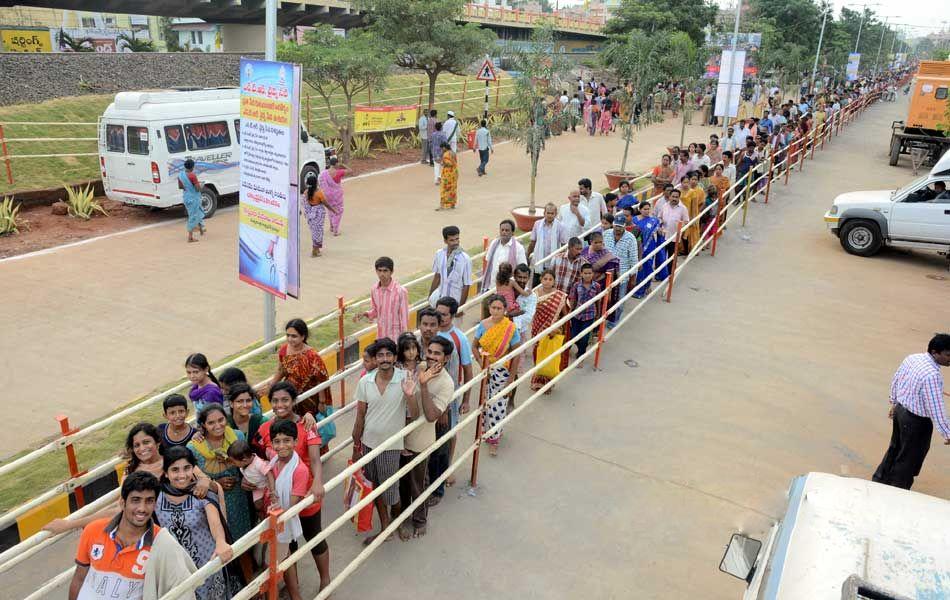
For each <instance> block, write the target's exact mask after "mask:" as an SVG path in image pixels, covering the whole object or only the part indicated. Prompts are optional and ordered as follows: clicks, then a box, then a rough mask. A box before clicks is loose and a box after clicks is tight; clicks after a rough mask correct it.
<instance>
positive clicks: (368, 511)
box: [343, 460, 373, 533]
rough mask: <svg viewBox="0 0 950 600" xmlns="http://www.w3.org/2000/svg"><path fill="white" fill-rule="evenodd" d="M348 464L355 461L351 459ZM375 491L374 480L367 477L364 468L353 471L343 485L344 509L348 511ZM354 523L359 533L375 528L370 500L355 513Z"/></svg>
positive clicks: (352, 519)
mask: <svg viewBox="0 0 950 600" xmlns="http://www.w3.org/2000/svg"><path fill="white" fill-rule="evenodd" d="M347 464H348V465H352V464H353V461H352V460H350V461H349V462H348V463H347ZM372 491H373V484H372V482H371V481H370V480H369V479H367V478H366V475H365V474H363V469H360V470H358V471H356V472H355V473H353V475H351V476H350V477H348V478H347V479H346V483H345V484H344V485H343V511H344V512H346V511H348V510H350V509H351V508H353V507H354V506H356V505H357V504H359V502H360V500H362V499H363V498H365V497H366V496H369V494H370V493H371V492H372ZM350 521H352V522H353V524H354V525H356V532H357V533H364V532H366V531H370V530H372V529H373V503H372V502H369V503H367V505H366V506H364V507H363V508H361V509H360V511H359V512H358V513H356V514H355V515H353V518H351V519H350Z"/></svg>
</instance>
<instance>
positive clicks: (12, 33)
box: [0, 29, 53, 52]
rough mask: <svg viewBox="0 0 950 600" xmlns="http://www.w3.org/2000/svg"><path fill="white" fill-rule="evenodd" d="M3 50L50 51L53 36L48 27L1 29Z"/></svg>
mask: <svg viewBox="0 0 950 600" xmlns="http://www.w3.org/2000/svg"><path fill="white" fill-rule="evenodd" d="M0 40H3V50H4V51H5V52H52V51H53V38H52V36H50V33H49V29H2V30H0Z"/></svg>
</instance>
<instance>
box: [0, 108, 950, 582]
mask: <svg viewBox="0 0 950 600" xmlns="http://www.w3.org/2000/svg"><path fill="white" fill-rule="evenodd" d="M904 108H905V107H904V105H903V104H902V103H900V104H898V105H891V104H884V105H878V106H875V107H873V108H872V109H870V110H869V111H868V112H867V113H865V114H864V115H863V116H862V117H861V120H860V122H859V123H858V124H857V125H855V126H852V127H851V128H850V129H848V130H847V131H845V132H844V133H843V134H842V136H841V137H839V138H836V139H835V140H834V141H833V143H832V144H831V146H830V148H829V149H828V150H826V151H825V152H819V153H818V154H817V155H816V160H815V161H814V162H808V163H807V164H806V165H805V171H804V173H803V174H798V173H797V172H796V174H795V175H794V178H793V180H792V185H790V186H789V187H787V188H785V187H783V186H777V188H776V189H775V195H774V196H773V198H772V201H771V202H770V203H769V204H768V205H763V204H757V205H753V206H752V208H751V210H750V212H749V224H748V227H746V228H744V229H743V228H740V227H738V226H735V227H730V228H729V230H728V231H727V232H726V234H725V235H724V237H723V240H722V244H720V246H719V251H718V253H717V256H716V257H715V258H712V257H710V256H708V255H706V256H702V257H700V258H698V259H696V260H695V261H693V262H692V263H691V264H690V266H689V267H688V268H687V269H686V270H685V271H682V272H680V273H679V274H678V275H677V284H676V287H675V289H674V292H673V297H672V302H671V303H670V304H666V303H664V302H657V301H654V302H651V304H650V305H648V306H647V307H645V308H644V310H643V311H642V312H641V313H640V314H639V315H638V316H637V317H636V318H635V319H634V320H633V321H632V322H631V323H630V324H628V325H627V326H626V327H625V328H623V329H621V330H620V332H619V333H618V334H617V335H616V336H615V337H613V338H612V339H611V340H610V341H609V342H608V345H607V346H606V347H605V349H604V354H603V364H602V368H603V370H602V371H600V372H593V371H592V370H591V369H589V368H588V369H585V371H584V372H583V373H581V374H578V375H576V376H574V377H571V378H569V379H568V380H567V381H566V382H565V383H564V384H563V385H561V386H559V387H558V389H557V390H556V391H555V393H554V394H552V395H551V396H549V397H545V398H544V399H543V400H540V401H538V402H536V403H535V404H534V405H533V406H531V407H529V408H528V410H526V411H525V412H524V414H523V415H522V417H521V418H519V419H518V420H517V421H515V422H514V423H513V424H512V425H511V426H509V427H507V428H506V430H505V435H504V438H503V443H502V448H501V452H500V456H499V457H498V458H497V459H489V458H488V457H487V456H483V457H482V461H481V467H480V472H479V487H478V489H477V490H475V492H474V494H470V493H468V489H467V487H466V486H464V485H462V482H463V481H464V480H465V477H464V474H465V473H467V472H468V469H467V468H465V469H463V470H462V472H461V474H462V475H463V476H462V477H460V484H459V485H458V486H457V487H455V488H452V490H451V491H450V493H448V494H447V496H446V499H445V500H444V501H443V502H442V504H441V505H440V506H439V507H437V508H435V509H433V510H432V511H431V512H430V514H429V525H428V535H427V536H426V537H425V538H424V539H423V540H415V541H411V542H408V543H405V544H404V543H401V542H398V541H390V542H387V543H386V544H384V545H383V546H382V547H381V548H380V549H379V550H378V551H377V552H376V553H375V554H374V555H373V556H372V558H371V559H370V561H369V562H368V563H367V564H366V565H364V566H363V567H362V568H360V570H358V571H357V572H356V573H355V575H354V576H353V577H351V578H350V579H349V580H348V581H347V583H346V584H345V585H343V586H342V587H341V588H340V589H339V590H337V592H336V593H335V594H334V595H333V597H334V598H336V599H337V600H346V599H355V598H372V597H378V596H379V595H380V590H387V589H406V590H412V595H413V597H416V598H420V599H421V600H428V599H433V600H435V599H441V598H445V597H452V598H459V599H469V598H471V599H473V600H474V599H476V598H477V599H481V598H485V597H488V596H494V597H499V598H545V599H561V598H564V599H568V598H580V597H583V598H597V599H617V600H620V599H624V600H625V599H627V598H638V599H641V598H643V599H654V598H655V599H658V600H660V599H662V600H669V599H671V598H703V599H711V600H719V599H722V600H727V599H735V598H739V597H741V594H742V592H743V590H744V584H743V582H741V581H738V580H736V579H733V578H731V577H729V576H727V575H724V574H722V573H719V572H718V571H717V566H718V564H719V559H720V558H721V555H722V551H723V547H724V545H725V544H726V542H727V541H728V538H729V536H730V534H731V533H732V532H734V531H743V532H746V533H748V534H749V535H752V536H753V537H759V538H760V539H761V538H762V537H763V536H764V535H765V533H766V532H767V531H768V528H769V526H770V525H771V523H772V522H773V520H775V519H778V518H780V517H781V515H782V514H783V512H784V506H785V502H786V498H785V491H786V489H787V487H788V484H789V481H790V479H791V478H792V477H794V476H796V475H798V474H801V473H806V472H809V471H825V472H829V473H834V474H840V475H846V476H855V477H865V478H866V477H869V475H870V473H871V472H872V471H873V469H874V467H875V465H876V464H877V463H878V461H879V460H880V458H881V456H882V455H883V452H884V449H885V448H886V446H887V440H888V436H889V432H890V422H889V421H888V419H887V416H886V415H887V393H888V387H889V383H890V379H891V376H892V375H893V372H894V370H895V369H896V367H897V365H898V364H899V362H900V360H901V359H902V358H903V357H904V356H905V355H906V354H909V353H913V352H920V351H923V350H924V349H925V346H926V343H927V340H928V339H929V338H930V336H931V335H933V332H935V331H940V330H946V329H947V328H948V323H947V319H946V315H947V310H946V299H947V297H948V294H950V281H948V280H947V279H946V278H945V277H944V276H945V275H946V270H945V269H946V266H945V262H944V260H943V259H941V258H940V257H937V256H930V255H926V254H920V253H913V252H903V251H900V252H899V251H890V250H888V251H885V252H883V253H882V254H881V255H880V256H878V257H875V258H871V259H862V258H858V257H854V256H850V255H848V254H846V253H845V252H844V251H843V250H842V249H841V247H840V246H839V244H838V241H837V240H836V239H834V238H833V237H832V236H831V235H830V234H829V233H828V232H827V231H826V229H825V226H824V223H823V221H822V218H821V217H822V214H823V213H824V211H825V210H826V209H827V207H828V206H829V205H830V203H831V200H832V199H833V198H834V196H835V195H836V194H839V193H842V192H846V191H852V190H856V189H887V188H891V187H896V186H897V185H898V184H902V183H904V182H907V181H909V180H910V179H911V173H910V169H909V168H908V167H907V166H906V165H904V164H902V165H901V166H899V167H894V168H892V167H888V166H887V162H886V160H887V157H886V153H887V140H888V137H889V135H890V131H889V126H890V122H891V120H893V119H895V118H897V117H898V115H900V114H901V112H902V110H903V109H904ZM526 395H527V394H526V392H525V391H524V390H522V392H521V397H522V398H524V397H525V396H526ZM350 423H351V422H350V421H348V420H347V421H344V422H342V423H340V424H339V426H338V430H339V432H340V435H341V436H345V435H347V433H348V432H349V431H350ZM471 435H472V432H468V433H467V434H466V435H465V439H471ZM948 452H950V450H948V449H947V448H946V447H944V446H942V445H941V444H939V441H936V440H935V442H934V444H933V446H932V449H931V452H930V455H929V456H928V459H927V462H926V464H925V466H924V469H923V472H922V473H921V476H920V477H919V478H918V480H917V483H916V484H915V490H916V491H920V492H923V493H926V494H931V495H936V496H939V497H942V498H950V492H948V491H947V490H948V489H950V454H948ZM345 454H346V453H341V454H339V455H337V456H336V457H334V459H332V460H331V461H330V463H329V464H328V465H327V466H326V469H325V473H328V474H335V473H338V472H339V471H340V470H342V469H343V468H344V467H345V464H346V456H345ZM340 503H341V493H340V491H339V490H333V491H331V492H330V493H329V494H328V496H327V500H326V502H325V504H324V506H325V509H324V517H323V523H324V526H326V525H327V524H328V522H329V521H330V520H332V518H334V517H335V516H336V515H339V514H340V513H341V512H342V510H341V506H340ZM360 541H361V537H360V536H357V535H355V533H354V530H353V529H352V528H351V527H350V526H349V525H346V526H344V528H343V529H342V530H340V531H339V532H338V533H336V534H334V535H333V536H332V537H331V538H330V540H329V543H330V547H331V569H332V572H333V573H334V574H336V573H339V572H340V571H341V570H342V569H343V568H344V566H345V565H346V564H348V563H349V562H350V561H351V560H352V559H353V558H354V557H355V556H357V554H358V553H359V552H360V551H361V549H362V547H361V545H360ZM74 542H75V538H73V537H70V538H67V541H66V542H64V543H61V544H59V545H58V546H57V547H56V549H55V550H54V551H53V552H50V553H48V554H47V555H46V558H47V560H46V561H45V564H44V563H41V562H34V563H30V564H29V565H28V566H26V567H24V569H22V570H18V571H17V573H16V576H17V577H16V580H13V578H10V579H11V581H10V582H9V585H8V586H7V587H5V588H4V589H7V590H8V591H10V592H11V593H13V594H14V596H15V597H22V596H23V595H24V594H25V593H26V592H28V591H29V590H32V589H35V588H36V585H37V583H38V582H41V581H43V580H44V579H45V578H47V577H49V576H50V575H51V574H54V573H58V572H60V571H61V570H62V569H64V568H66V567H67V566H68V565H69V564H70V553H71V551H72V548H73V546H74ZM301 565H303V566H302V567H301V569H300V573H301V577H302V578H303V590H304V593H305V595H310V596H312V595H313V594H314V593H315V589H316V588H315V570H314V568H313V566H312V563H310V561H309V560H305V561H304V562H302V563H301ZM0 579H2V577H0ZM60 596H61V593H60V594H59V595H57V597H60ZM51 597H52V596H51Z"/></svg>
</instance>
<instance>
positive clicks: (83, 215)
mask: <svg viewBox="0 0 950 600" xmlns="http://www.w3.org/2000/svg"><path fill="white" fill-rule="evenodd" d="M63 187H65V188H66V196H67V198H66V204H67V205H68V207H69V214H70V216H73V217H79V218H80V219H85V220H86V221H88V220H89V219H91V218H92V215H93V213H95V212H101V213H102V214H104V215H105V216H107V217H108V216H109V213H107V212H106V209H104V208H102V205H101V204H99V203H98V202H96V200H95V194H94V193H93V189H92V184H91V183H89V184H86V187H84V188H80V187H79V186H78V185H77V186H76V187H72V186H69V185H65V186H63Z"/></svg>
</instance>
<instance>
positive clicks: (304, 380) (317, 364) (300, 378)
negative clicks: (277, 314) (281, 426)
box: [268, 319, 333, 424]
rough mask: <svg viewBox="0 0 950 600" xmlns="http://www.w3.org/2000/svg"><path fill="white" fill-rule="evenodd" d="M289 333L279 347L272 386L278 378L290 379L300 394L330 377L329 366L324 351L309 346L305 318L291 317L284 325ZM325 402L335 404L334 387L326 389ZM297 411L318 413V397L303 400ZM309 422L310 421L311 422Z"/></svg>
mask: <svg viewBox="0 0 950 600" xmlns="http://www.w3.org/2000/svg"><path fill="white" fill-rule="evenodd" d="M284 330H285V332H286V334H287V343H286V344H283V345H282V346H281V347H280V349H279V350H277V372H276V373H274V376H273V377H271V379H270V382H269V383H268V385H269V386H272V385H274V384H275V383H277V382H278V381H284V380H286V381H289V382H290V383H292V384H294V388H295V389H296V390H297V392H298V393H299V394H303V393H304V392H306V391H307V390H309V389H311V388H313V387H316V386H317V385H319V384H321V383H323V382H324V381H326V380H328V379H329V378H330V373H329V372H328V371H327V366H326V364H324V362H323V359H322V358H320V353H319V352H317V351H316V350H314V349H313V347H311V346H309V345H307V338H308V337H310V329H309V328H308V327H307V324H306V323H305V322H304V321H303V320H302V319H291V320H290V321H288V322H287V326H286V327H285V328H284ZM320 394H322V395H323V401H324V403H326V405H327V406H333V396H332V395H331V393H330V388H329V387H327V388H325V389H323V390H322V391H321V392H320ZM294 412H296V413H297V414H298V415H300V416H302V417H304V416H306V414H307V413H310V415H311V416H312V415H315V414H317V397H316V396H315V395H314V396H311V397H309V398H307V399H306V400H302V401H301V402H299V403H298V404H297V405H296V406H295V407H294ZM308 424H309V421H308Z"/></svg>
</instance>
